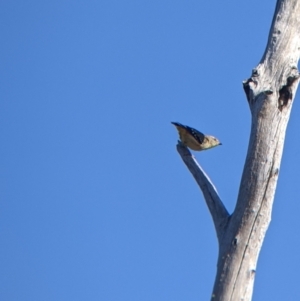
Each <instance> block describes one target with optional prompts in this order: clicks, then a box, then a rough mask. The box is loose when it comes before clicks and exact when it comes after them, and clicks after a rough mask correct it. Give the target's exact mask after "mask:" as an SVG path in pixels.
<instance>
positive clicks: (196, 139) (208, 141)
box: [171, 122, 222, 151]
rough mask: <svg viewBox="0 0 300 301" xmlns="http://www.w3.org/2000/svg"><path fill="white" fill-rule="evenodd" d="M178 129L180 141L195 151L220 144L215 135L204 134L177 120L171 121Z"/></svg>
mask: <svg viewBox="0 0 300 301" xmlns="http://www.w3.org/2000/svg"><path fill="white" fill-rule="evenodd" d="M171 123H172V124H174V125H175V126H176V128H177V130H178V133H179V137H180V140H181V142H182V143H183V144H184V145H185V146H187V147H189V148H190V149H192V150H195V151H202V150H206V149H210V148H212V147H215V146H218V145H222V143H221V142H220V141H219V140H218V139H217V138H215V137H213V136H209V135H204V134H202V133H201V132H199V131H197V130H196V129H193V128H191V127H189V126H187V125H183V124H181V123H179V122H171Z"/></svg>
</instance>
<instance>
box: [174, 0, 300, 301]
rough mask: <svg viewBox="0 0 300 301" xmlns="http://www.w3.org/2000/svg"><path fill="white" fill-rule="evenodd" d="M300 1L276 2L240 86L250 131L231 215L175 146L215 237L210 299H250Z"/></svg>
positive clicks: (277, 159) (293, 79) (289, 91)
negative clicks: (256, 59) (254, 62)
mask: <svg viewBox="0 0 300 301" xmlns="http://www.w3.org/2000/svg"><path fill="white" fill-rule="evenodd" d="M299 28H300V2H299V1H297V0H278V1H277V4H276V8H275V13H274V17H273V21H272V26H271V29H270V33H269V38H268V43H267V47H266V50H265V53H264V55H263V57H262V59H261V61H260V63H259V65H258V66H257V67H256V68H255V69H254V70H253V72H252V75H251V77H250V78H249V79H248V80H246V81H244V83H243V86H244V90H245V94H246V97H247V100H248V104H249V107H250V111H251V115H252V125H251V134H250V140H249V146H248V153H247V157H246V161H245V166H244V171H243V175H242V179H241V184H240V189H239V194H238V199H237V203H236V207H235V210H234V212H233V213H232V215H229V214H228V212H227V210H226V208H225V206H224V205H223V203H222V201H221V200H220V198H219V196H218V194H217V192H216V189H215V187H214V186H213V184H212V183H211V181H210V180H209V178H208V177H207V175H206V174H205V173H204V171H203V170H202V169H201V167H200V166H199V165H198V163H197V162H196V160H195V159H194V157H192V156H191V155H190V154H188V153H187V151H186V150H185V147H184V146H182V145H181V144H178V146H177V150H178V152H179V154H180V155H181V157H182V159H183V161H184V162H185V164H186V165H187V167H188V168H189V170H190V171H191V173H192V174H193V176H194V178H195V179H196V181H197V183H198V185H199V186H200V188H201V190H202V192H203V195H204V198H205V200H206V203H207V206H208V208H209V210H210V213H211V215H212V218H213V221H214V225H215V228H216V232H217V236H218V241H219V258H218V264H217V275H216V279H215V284H214V288H213V292H212V297H211V300H214V301H239V300H243V301H250V300H251V299H252V292H253V285H254V279H255V273H256V265H257V259H258V256H259V252H260V249H261V247H262V243H263V240H264V237H265V233H266V231H267V229H268V226H269V223H270V221H271V213H272V206H273V200H274V195H275V190H276V185H277V180H278V176H279V170H280V163H281V157H282V152H283V146H284V139H285V132H286V128H287V124H288V120H289V116H290V112H291V108H292V103H293V100H294V97H295V93H296V90H297V87H298V82H299V72H298V69H297V65H298V61H299V56H300V34H299Z"/></svg>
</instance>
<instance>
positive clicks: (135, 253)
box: [0, 0, 300, 301]
mask: <svg viewBox="0 0 300 301" xmlns="http://www.w3.org/2000/svg"><path fill="white" fill-rule="evenodd" d="M274 8H275V1H270V0H268V1H259V0H253V1H251V2H249V1H248V2H247V1H246V2H245V1H243V2H241V1H237V0H235V1H156V0H153V1H118V0H115V1H113V0H112V1H89V0H88V1H64V0H62V1H2V2H1V4H0V15H1V16H0V19H1V25H2V26H1V41H2V43H1V44H2V46H1V47H0V63H1V71H2V72H1V73H0V100H1V111H0V139H1V141H2V143H1V145H2V146H1V148H0V158H1V159H0V162H1V168H0V177H1V181H0V200H1V202H0V204H1V207H0V212H1V214H0V240H1V248H0V265H1V268H0V300H5V301H19V300H20V301H33V300H34V301H35V300H37V301H39V300H43V301H48V300H56V301H57V300H58V301H60V300H72V301H77V300H91V301H94V300H103V301H135V300H136V301H137V300H138V301H140V300H143V301H148V300H149V301H150V300H151V301H152V300H156V301H160V300H172V301H176V300H178V301H181V300H189V301H193V300H209V296H210V294H211V290H212V285H213V281H214V277H215V271H216V259H217V241H216V235H215V233H214V228H213V224H212V221H211V218H210V216H209V213H208V210H207V208H206V206H205V204H204V201H203V197H202V194H201V192H200V191H199V188H198V187H197V185H196V184H195V181H194V180H193V178H192V176H191V175H190V174H189V172H188V170H187V169H186V167H185V166H184V164H183V163H182V161H181V159H180V157H179V155H178V154H177V152H176V148H175V145H176V141H177V133H176V130H175V128H174V127H173V126H172V125H171V124H170V121H179V122H181V123H184V124H188V125H190V126H192V127H195V128H197V129H198V130H201V131H203V132H204V133H207V134H212V135H214V136H216V137H218V138H219V139H220V140H221V141H222V143H223V145H222V146H221V147H218V148H215V149H212V150H210V151H207V152H203V153H197V154H195V155H196V157H197V159H198V161H199V163H200V164H201V165H202V166H203V168H204V169H205V171H206V172H207V173H208V174H209V176H210V177H211V179H212V181H213V182H214V184H215V185H216V186H217V189H218V191H219V193H220V196H221V198H222V200H223V201H224V203H225V204H226V206H227V208H228V210H229V211H230V212H231V211H232V210H233V208H234V206H235V201H236V197H237V191H238V187H239V181H240V176H241V173H242V169H243V164H244V159H245V155H246V151H247V144H248V137H249V130H250V112H249V109H248V104H247V101H246V98H245V95H244V92H243V89H242V80H244V79H246V78H248V77H249V76H250V74H251V70H252V69H253V68H254V67H255V66H256V65H257V63H258V62H259V60H260V59H261V57H262V54H263V51H264V49H265V45H266V42H267V37H268V32H269V28H270V25H271V20H272V16H273V11H274ZM299 114H300V106H299V96H298V97H296V99H295V103H294V107H293V111H292V114H291V119H290V123H289V126H288V131H287V136H286V144H285V150H284V154H283V160H282V165H281V171H280V177H279V183H278V189H277V192H276V197H275V204H274V210H273V216H272V222H271V225H270V228H269V230H268V232H267V236H266V239H265V242H264V245H263V249H262V252H261V255H260V258H259V263H258V268H257V277H256V281H255V289H254V298H253V300H255V301H263V300H273V301H282V300H300V291H299V289H298V286H299V275H298V271H299V269H300V261H299V254H300V239H299V235H298V229H300V221H299V217H298V216H299V214H298V212H299V210H300V205H299V195H300V185H299V178H300V171H299V168H298V167H299V165H300V158H299V154H300V142H299V121H298V117H297V116H298V115H299Z"/></svg>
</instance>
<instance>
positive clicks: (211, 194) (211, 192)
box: [177, 141, 230, 242]
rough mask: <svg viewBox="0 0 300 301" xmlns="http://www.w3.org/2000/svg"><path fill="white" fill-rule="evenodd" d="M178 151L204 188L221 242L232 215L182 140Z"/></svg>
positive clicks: (204, 194)
mask: <svg viewBox="0 0 300 301" xmlns="http://www.w3.org/2000/svg"><path fill="white" fill-rule="evenodd" d="M177 151H178V153H179V154H180V156H181V158H182V160H183V162H184V163H185V165H186V166H187V168H188V169H189V171H190V172H191V174H192V175H193V177H194V178H195V180H196V182H197V184H198V185H199V187H200V189H201V190H202V193H203V196H204V199H205V201H206V205H207V207H208V209H209V211H210V214H211V216H212V219H213V222H214V225H215V229H216V233H217V237H218V240H219V242H220V241H221V239H222V237H223V234H224V231H225V229H226V225H227V224H228V221H229V217H230V215H229V213H228V211H227V210H226V208H225V206H224V204H223V203H222V201H221V199H220V197H219V195H218V192H217V189H216V188H215V186H214V185H213V183H212V182H211V180H210V179H209V177H208V176H207V175H206V173H205V172H204V170H203V169H202V168H201V166H200V165H199V164H198V162H197V161H196V159H195V157H194V156H192V154H191V153H190V151H189V150H188V148H187V147H186V146H185V145H184V144H183V143H182V142H181V141H178V144H177Z"/></svg>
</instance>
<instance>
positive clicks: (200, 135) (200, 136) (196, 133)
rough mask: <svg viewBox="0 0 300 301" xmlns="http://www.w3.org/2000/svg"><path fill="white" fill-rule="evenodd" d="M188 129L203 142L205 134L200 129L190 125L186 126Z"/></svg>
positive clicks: (195, 137)
mask: <svg viewBox="0 0 300 301" xmlns="http://www.w3.org/2000/svg"><path fill="white" fill-rule="evenodd" d="M186 129H187V131H188V132H189V133H190V134H191V135H192V136H193V137H194V139H196V140H197V141H198V142H199V143H200V144H202V143H203V141H204V139H205V136H204V134H203V133H201V132H199V131H198V130H196V129H194V128H191V127H189V126H186Z"/></svg>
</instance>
